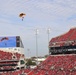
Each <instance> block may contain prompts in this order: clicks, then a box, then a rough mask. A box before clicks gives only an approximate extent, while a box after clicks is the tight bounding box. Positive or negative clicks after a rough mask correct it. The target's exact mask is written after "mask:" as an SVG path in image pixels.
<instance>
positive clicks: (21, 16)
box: [19, 13, 26, 21]
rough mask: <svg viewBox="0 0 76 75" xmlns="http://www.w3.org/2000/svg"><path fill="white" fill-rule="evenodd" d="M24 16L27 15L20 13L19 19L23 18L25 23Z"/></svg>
mask: <svg viewBox="0 0 76 75" xmlns="http://www.w3.org/2000/svg"><path fill="white" fill-rule="evenodd" d="M24 16H26V14H25V13H20V14H19V17H20V18H22V21H23V19H24Z"/></svg>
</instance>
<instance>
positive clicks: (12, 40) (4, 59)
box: [0, 28, 76, 75]
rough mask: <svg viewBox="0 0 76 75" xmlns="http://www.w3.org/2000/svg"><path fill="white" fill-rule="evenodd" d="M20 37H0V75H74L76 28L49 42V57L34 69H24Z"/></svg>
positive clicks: (75, 65)
mask: <svg viewBox="0 0 76 75" xmlns="http://www.w3.org/2000/svg"><path fill="white" fill-rule="evenodd" d="M23 50H24V46H23V44H22V41H21V38H20V36H14V37H0V75H76V28H72V29H70V30H69V31H68V32H66V33H64V34H62V35H59V36H57V37H54V38H52V39H51V40H50V42H49V56H48V57H47V58H46V60H44V61H43V62H41V63H40V64H39V65H37V66H36V67H35V68H34V69H29V68H26V67H25V64H24V60H25V55H24V51H23Z"/></svg>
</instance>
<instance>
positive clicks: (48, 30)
mask: <svg viewBox="0 0 76 75" xmlns="http://www.w3.org/2000/svg"><path fill="white" fill-rule="evenodd" d="M50 30H51V29H50V28H48V29H47V34H48V54H50V52H49V35H50Z"/></svg>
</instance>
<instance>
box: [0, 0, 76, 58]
mask: <svg viewBox="0 0 76 75" xmlns="http://www.w3.org/2000/svg"><path fill="white" fill-rule="evenodd" d="M21 12H24V13H25V14H26V16H25V18H24V20H23V21H22V20H21V18H20V17H19V14H20V13H21ZM72 27H76V0H1V2H0V36H15V35H19V36H21V39H22V41H23V44H24V47H25V51H24V53H25V56H26V57H28V53H30V55H29V56H36V36H35V30H36V29H39V34H38V55H39V56H44V55H46V54H48V35H47V29H48V28H51V31H50V36H49V37H50V39H51V38H52V37H55V36H58V35H60V34H63V33H65V32H67V31H68V30H69V29H70V28H72ZM28 49H29V50H30V51H29V52H28Z"/></svg>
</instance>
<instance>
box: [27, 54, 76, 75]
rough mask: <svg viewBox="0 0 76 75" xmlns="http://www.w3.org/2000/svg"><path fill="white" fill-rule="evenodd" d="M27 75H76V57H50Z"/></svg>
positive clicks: (69, 55)
mask: <svg viewBox="0 0 76 75" xmlns="http://www.w3.org/2000/svg"><path fill="white" fill-rule="evenodd" d="M27 75H76V55H75V54H67V55H50V56H49V57H48V58H47V59H46V60H45V61H44V62H42V63H41V64H39V65H38V66H37V67H36V68H35V69H34V70H32V71H31V72H29V73H28V74H27Z"/></svg>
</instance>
